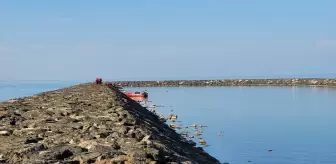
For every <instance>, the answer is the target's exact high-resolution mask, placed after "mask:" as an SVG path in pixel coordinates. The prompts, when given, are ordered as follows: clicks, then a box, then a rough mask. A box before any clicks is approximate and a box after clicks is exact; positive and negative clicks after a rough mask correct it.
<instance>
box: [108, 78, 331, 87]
mask: <svg viewBox="0 0 336 164" xmlns="http://www.w3.org/2000/svg"><path fill="white" fill-rule="evenodd" d="M112 83H113V84H114V85H119V86H121V87H160V86H165V87H166V86H168V87H169V86H170V87H172V86H259V85H274V86H336V79H312V78H311V79H310V78H306V79H232V80H229V79H228V80H168V81H115V82H112Z"/></svg>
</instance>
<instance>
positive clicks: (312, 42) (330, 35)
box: [0, 0, 336, 81]
mask: <svg viewBox="0 0 336 164" xmlns="http://www.w3.org/2000/svg"><path fill="white" fill-rule="evenodd" d="M335 6H336V1H332V0H325V1H316V0H305V1H304V0H297V1H289V0H283V1H267V0H256V1H248V0H244V1H243V0H241V1H199V0H194V1H190V0H189V1H188V0H187V1H176V0H175V1H169V2H168V1H149V0H145V1H135V0H130V1H118V2H117V1H107V0H102V1H99V3H98V1H96V2H94V1H87V0H83V1H79V0H73V1H65V0H59V1H43V0H31V1H19V0H2V1H0V20H1V21H0V58H1V64H0V75H1V76H0V81H20V80H28V81H29V80H37V81H41V80H60V81H72V80H76V81H78V80H79V81H82V80H84V81H86V80H90V79H93V78H95V77H102V78H104V79H108V80H109V79H111V80H113V79H120V80H142V79H144V80H145V79H147V80H161V79H206V78H211V79H213V78H217V79H223V78H230V77H238V78H244V77H245V78H249V77H253V78H256V77H263V78H277V77H280V78H284V77H288V78H290V77H298V78H300V77H321V76H322V77H327V78H335V77H336V71H335V70H336V65H335V64H334V61H336V31H335V29H336V17H335V16H333V15H336V10H335Z"/></svg>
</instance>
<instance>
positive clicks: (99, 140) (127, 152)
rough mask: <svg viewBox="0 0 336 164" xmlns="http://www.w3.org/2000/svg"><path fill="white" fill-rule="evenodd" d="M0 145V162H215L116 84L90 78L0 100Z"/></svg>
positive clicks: (211, 163)
mask: <svg viewBox="0 0 336 164" xmlns="http://www.w3.org/2000/svg"><path fill="white" fill-rule="evenodd" d="M0 145H1V147H0V163H30V164H42V163H80V164H84V163H96V164H112V163H120V164H121V163H124V164H135V163H139V164H142V163H143V164H145V163H149V164H160V163H179V164H217V163H220V162H219V161H218V160H217V159H215V158H214V157H212V156H210V155H209V154H208V153H206V152H205V151H204V150H203V149H202V148H199V147H196V146H194V145H195V144H194V143H190V142H188V141H187V140H186V139H185V138H184V137H183V136H181V135H180V134H178V133H177V132H176V131H175V130H174V129H172V128H170V127H169V126H168V125H167V124H166V123H164V122H163V121H162V120H161V119H160V118H159V116H157V115H156V114H154V113H152V112H150V111H149V110H147V109H146V108H144V107H142V106H141V105H140V104H139V103H137V102H136V101H134V100H132V99H130V98H128V97H127V96H125V94H123V93H122V92H120V91H119V90H118V89H117V88H115V87H113V86H110V87H109V86H107V85H97V84H91V83H89V84H80V85H75V86H71V87H67V88H63V89H58V90H54V91H48V92H43V93H39V94H36V95H33V96H29V97H23V98H18V99H12V100H9V101H6V102H0Z"/></svg>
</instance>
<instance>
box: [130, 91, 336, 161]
mask: <svg viewBox="0 0 336 164" xmlns="http://www.w3.org/2000/svg"><path fill="white" fill-rule="evenodd" d="M125 89H126V90H147V91H148V92H149V101H152V102H150V103H154V104H158V105H163V106H164V107H161V108H157V110H158V112H159V113H163V114H165V115H168V114H169V113H170V110H171V109H173V110H174V111H173V112H174V113H175V114H177V115H178V119H179V120H181V121H182V122H181V123H178V124H181V125H191V124H193V123H196V124H206V125H207V126H208V127H207V128H203V131H204V134H203V138H204V139H206V141H207V142H208V144H209V145H210V146H208V147H205V148H204V149H205V150H206V151H207V152H209V153H210V154H212V155H213V156H215V157H217V158H218V159H219V160H221V161H223V162H224V161H227V162H230V163H239V164H241V163H248V161H251V162H252V163H258V164H300V163H304V164H319V163H321V164H322V163H336V131H335V130H334V127H336V119H335V118H336V101H335V100H336V89H335V88H318V87H162V88H125ZM221 130H222V131H223V135H222V136H217V133H218V132H219V131H221ZM195 141H197V139H196V140H195ZM268 150H273V151H272V152H269V151H268Z"/></svg>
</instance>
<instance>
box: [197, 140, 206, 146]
mask: <svg viewBox="0 0 336 164" xmlns="http://www.w3.org/2000/svg"><path fill="white" fill-rule="evenodd" d="M198 142H199V144H200V145H206V144H207V142H206V141H205V140H203V139H200V140H199V141H198Z"/></svg>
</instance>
